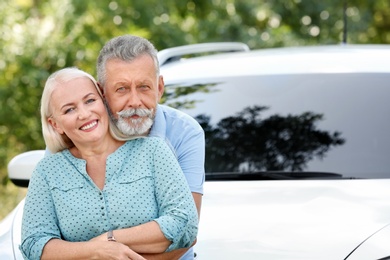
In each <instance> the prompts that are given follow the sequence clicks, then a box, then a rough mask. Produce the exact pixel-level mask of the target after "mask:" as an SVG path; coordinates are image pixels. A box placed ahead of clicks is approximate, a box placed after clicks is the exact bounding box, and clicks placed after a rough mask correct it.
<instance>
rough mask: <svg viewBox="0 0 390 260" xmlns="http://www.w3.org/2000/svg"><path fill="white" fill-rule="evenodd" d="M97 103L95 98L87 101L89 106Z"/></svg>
mask: <svg viewBox="0 0 390 260" xmlns="http://www.w3.org/2000/svg"><path fill="white" fill-rule="evenodd" d="M95 101H96V99H94V98H90V99H88V100H87V102H86V103H87V104H91V103H93V102H95Z"/></svg>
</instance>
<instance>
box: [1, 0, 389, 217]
mask: <svg viewBox="0 0 390 260" xmlns="http://www.w3.org/2000/svg"><path fill="white" fill-rule="evenodd" d="M342 5H343V1H339V0H328V1H323V2H321V1H308V0H283V1H273V0H212V1H210V0H193V1H174V0H166V1H155V0H143V1H135V0H130V1H129V0H112V1H104V0H103V1H79V0H47V1H43V0H2V1H0V34H1V37H0V45H1V46H2V47H1V49H0V52H1V54H0V102H1V110H0V165H1V167H0V181H1V183H2V184H6V183H7V182H8V180H7V172H6V165H7V163H8V161H9V160H10V159H11V158H12V157H13V156H14V155H16V154H18V153H21V152H23V151H27V150H32V149H43V148H44V147H45V146H44V142H43V139H42V137H41V130H40V121H39V100H40V95H41V92H42V87H43V85H44V83H45V80H46V78H47V77H48V75H49V74H51V73H52V72H54V71H55V70H57V69H59V68H62V67H67V66H77V67H79V68H81V69H83V70H86V71H87V72H89V73H91V74H92V75H94V74H95V61H96V58H97V56H98V53H99V50H100V48H101V47H102V46H103V44H104V43H105V42H106V41H107V40H108V39H110V38H112V37H114V36H118V35H121V34H126V33H131V34H136V35H140V36H143V37H146V38H149V39H150V40H151V41H152V42H153V43H154V44H155V45H156V47H157V48H158V49H162V48H167V47H173V46H178V45H183V44H190V43H201V42H213V41H241V42H245V43H247V44H248V45H249V46H250V47H251V48H265V47H277V46H292V45H314V44H337V43H339V42H340V41H341V39H342V32H343V11H342ZM346 13H347V15H348V29H349V33H348V41H349V42H350V43H389V42H390V3H389V1H387V0H375V1H374V0H369V1H367V0H355V1H353V2H352V1H350V4H349V7H348V9H347V12H346ZM0 199H1V198H0ZM1 217H2V216H1V215H0V218H1Z"/></svg>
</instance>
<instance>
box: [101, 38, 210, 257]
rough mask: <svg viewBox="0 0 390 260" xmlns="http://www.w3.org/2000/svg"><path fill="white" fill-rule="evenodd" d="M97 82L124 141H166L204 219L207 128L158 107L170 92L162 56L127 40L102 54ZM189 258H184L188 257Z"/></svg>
mask: <svg viewBox="0 0 390 260" xmlns="http://www.w3.org/2000/svg"><path fill="white" fill-rule="evenodd" d="M97 77H98V82H99V83H100V85H101V88H102V93H103V96H104V98H105V100H106V103H107V106H108V110H109V113H110V116H111V118H112V119H113V121H114V122H115V124H116V126H117V127H118V129H119V131H120V133H121V134H122V135H123V137H124V138H125V137H129V136H140V135H141V136H157V137H160V138H163V139H164V140H165V141H166V142H167V143H168V145H169V146H170V147H171V149H172V151H173V152H174V153H175V155H176V158H177V160H178V161H179V164H180V166H181V168H182V170H183V172H184V175H185V177H186V179H187V182H188V185H189V187H190V190H191V192H192V195H193V198H194V201H195V204H196V207H197V210H198V214H199V215H200V208H201V204H202V195H203V183H204V179H205V173H204V158H205V137H204V131H203V129H202V127H201V126H200V125H199V124H198V122H197V121H196V120H194V119H193V118H192V117H190V116H188V115H187V114H185V113H183V112H180V111H178V110H176V109H173V108H170V107H168V106H164V105H160V104H158V103H159V101H160V99H161V97H162V95H163V92H164V80H163V76H162V75H160V68H159V63H158V58H157V50H156V49H155V47H154V46H153V45H152V44H151V43H150V42H149V41H148V40H146V39H145V38H142V37H138V36H133V35H123V36H119V37H116V38H113V39H111V40H110V41H108V42H107V43H106V45H105V46H104V47H103V48H102V50H101V51H100V54H99V57H98V61H97ZM183 254H184V255H183ZM146 257H147V258H148V259H179V258H180V257H181V258H180V259H185V260H187V259H194V252H193V249H192V248H190V249H179V250H175V251H172V252H169V253H163V254H160V255H149V256H146Z"/></svg>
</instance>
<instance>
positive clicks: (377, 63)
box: [161, 44, 390, 84]
mask: <svg viewBox="0 0 390 260" xmlns="http://www.w3.org/2000/svg"><path fill="white" fill-rule="evenodd" d="M219 68H220V69H219ZM310 73H312V74H315V73H390V45H349V44H341V45H328V46H305V47H284V48H271V49H260V50H252V51H242V52H232V53H222V54H212V55H207V56H201V57H193V58H181V59H176V60H173V61H172V62H167V63H165V64H163V65H162V66H161V74H162V75H163V76H164V79H165V81H166V83H168V84H169V83H170V82H169V81H170V80H174V82H181V81H187V80H190V79H194V78H195V79H200V78H218V77H226V76H228V77H229V76H230V77H235V76H250V75H280V74H310ZM167 81H168V82H167Z"/></svg>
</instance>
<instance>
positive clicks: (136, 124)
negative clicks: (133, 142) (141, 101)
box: [110, 108, 155, 136]
mask: <svg viewBox="0 0 390 260" xmlns="http://www.w3.org/2000/svg"><path fill="white" fill-rule="evenodd" d="M117 115H118V118H115V117H114V116H113V114H112V112H111V111H110V117H111V118H112V120H113V122H114V123H115V125H116V127H117V128H118V129H119V131H121V132H122V133H123V134H124V135H126V136H140V135H147V134H148V133H149V130H150V128H151V127H152V125H153V121H154V117H155V113H154V110H153V109H144V108H136V109H135V108H130V109H127V110H122V111H120V112H117ZM133 115H138V116H139V118H137V119H132V118H131V116H133Z"/></svg>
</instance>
